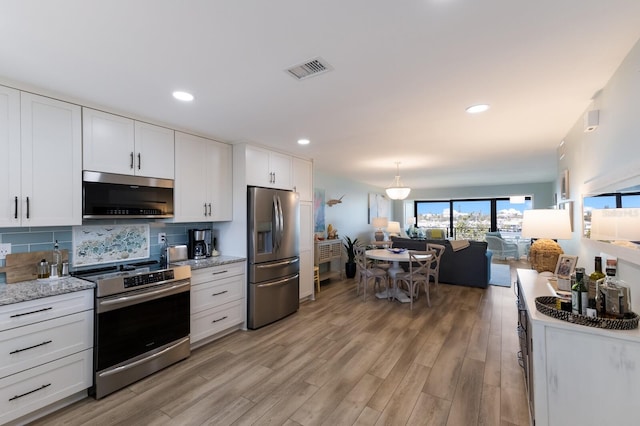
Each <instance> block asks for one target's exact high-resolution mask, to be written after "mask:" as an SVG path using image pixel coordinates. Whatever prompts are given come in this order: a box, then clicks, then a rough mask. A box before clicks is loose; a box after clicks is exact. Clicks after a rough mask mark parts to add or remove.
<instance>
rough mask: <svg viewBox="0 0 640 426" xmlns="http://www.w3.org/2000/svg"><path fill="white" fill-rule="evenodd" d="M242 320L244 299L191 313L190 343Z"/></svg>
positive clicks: (240, 322)
mask: <svg viewBox="0 0 640 426" xmlns="http://www.w3.org/2000/svg"><path fill="white" fill-rule="evenodd" d="M243 322H244V299H242V300H237V301H235V302H230V303H227V304H225V305H222V306H219V307H217V308H211V309H207V310H206V311H202V312H198V313H195V314H192V315H191V344H193V343H196V342H197V341H199V340H202V339H204V338H206V337H209V336H213V335H214V334H216V333H219V332H221V331H224V330H226V329H228V328H231V327H233V326H234V325H238V324H242V323H243Z"/></svg>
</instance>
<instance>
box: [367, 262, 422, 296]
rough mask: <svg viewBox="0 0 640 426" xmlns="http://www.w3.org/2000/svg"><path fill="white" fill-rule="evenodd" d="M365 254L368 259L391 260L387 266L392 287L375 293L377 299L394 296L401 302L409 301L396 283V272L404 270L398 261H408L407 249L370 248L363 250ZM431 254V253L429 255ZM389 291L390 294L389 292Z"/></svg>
mask: <svg viewBox="0 0 640 426" xmlns="http://www.w3.org/2000/svg"><path fill="white" fill-rule="evenodd" d="M365 256H366V257H367V258H368V259H373V260H384V261H387V262H393V264H392V265H391V267H390V268H389V271H388V273H389V277H391V279H392V280H393V287H392V288H391V289H389V288H387V289H386V290H385V291H382V292H380V293H376V297H377V298H378V299H387V298H395V299H396V300H398V301H399V302H401V303H409V302H410V301H411V299H410V298H409V296H408V295H407V294H406V293H405V292H404V291H402V290H400V289H399V288H398V286H397V283H396V274H398V273H400V272H404V269H402V267H401V266H400V262H409V250H406V249H405V250H402V251H400V250H398V249H372V250H367V251H366V252H365ZM429 256H431V255H429ZM389 292H390V294H389Z"/></svg>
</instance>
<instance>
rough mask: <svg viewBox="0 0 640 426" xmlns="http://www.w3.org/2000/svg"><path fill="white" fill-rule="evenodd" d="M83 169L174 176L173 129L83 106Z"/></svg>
mask: <svg viewBox="0 0 640 426" xmlns="http://www.w3.org/2000/svg"><path fill="white" fill-rule="evenodd" d="M82 116H83V124H82V126H83V127H82V134H83V169H84V170H92V171H96V172H108V173H118V174H124V175H136V176H147V177H157V178H165V179H173V178H174V131H173V130H171V129H166V128H164V127H160V126H154V125H152V124H147V123H142V122H138V121H135V120H132V119H130V118H126V117H121V116H119V115H114V114H109V113H106V112H102V111H97V110H94V109H90V108H82Z"/></svg>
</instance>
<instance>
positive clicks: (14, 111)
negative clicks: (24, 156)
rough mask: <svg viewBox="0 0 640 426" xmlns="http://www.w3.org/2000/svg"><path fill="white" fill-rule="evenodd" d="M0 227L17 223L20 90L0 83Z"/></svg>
mask: <svg viewBox="0 0 640 426" xmlns="http://www.w3.org/2000/svg"><path fill="white" fill-rule="evenodd" d="M0 152H2V155H0V226H16V225H18V224H20V221H21V218H20V217H19V216H18V210H19V203H21V200H22V197H21V190H20V92H19V91H17V90H15V89H10V88H8V87H4V86H0Z"/></svg>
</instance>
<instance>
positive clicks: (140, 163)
mask: <svg viewBox="0 0 640 426" xmlns="http://www.w3.org/2000/svg"><path fill="white" fill-rule="evenodd" d="M140 166H142V160H141V159H140V153H138V170H140Z"/></svg>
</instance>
